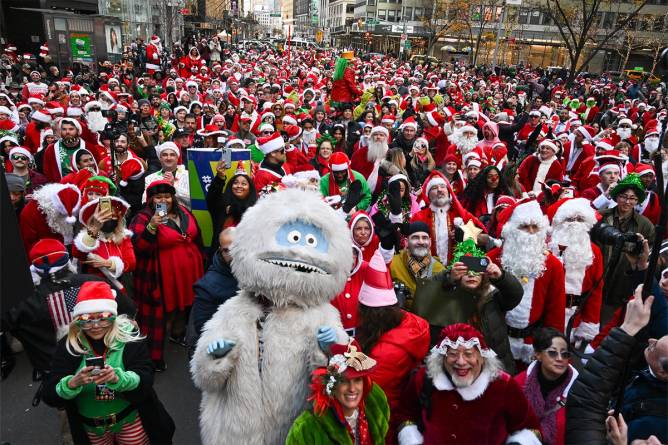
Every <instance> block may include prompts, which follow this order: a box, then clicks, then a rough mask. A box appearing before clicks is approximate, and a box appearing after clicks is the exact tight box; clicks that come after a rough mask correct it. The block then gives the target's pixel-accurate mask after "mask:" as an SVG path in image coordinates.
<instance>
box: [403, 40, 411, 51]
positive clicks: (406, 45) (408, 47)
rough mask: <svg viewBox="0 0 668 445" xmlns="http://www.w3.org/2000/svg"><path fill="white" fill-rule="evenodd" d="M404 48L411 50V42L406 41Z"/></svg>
mask: <svg viewBox="0 0 668 445" xmlns="http://www.w3.org/2000/svg"><path fill="white" fill-rule="evenodd" d="M404 47H405V48H406V49H411V41H410V40H406V41H405V42H404Z"/></svg>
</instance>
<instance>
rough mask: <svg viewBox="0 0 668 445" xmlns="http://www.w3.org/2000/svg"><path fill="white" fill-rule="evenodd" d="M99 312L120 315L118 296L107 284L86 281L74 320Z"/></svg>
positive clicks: (74, 312)
mask: <svg viewBox="0 0 668 445" xmlns="http://www.w3.org/2000/svg"><path fill="white" fill-rule="evenodd" d="M97 312H111V313H112V314H113V315H118V304H117V303H116V296H115V295H114V292H113V291H112V290H111V287H110V286H109V284H107V283H106V282H104V281H86V282H85V283H84V284H82V285H81V287H80V288H79V295H77V303H76V304H75V305H74V310H73V311H72V318H76V317H78V316H80V315H83V314H93V313H97Z"/></svg>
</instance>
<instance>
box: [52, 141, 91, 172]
mask: <svg viewBox="0 0 668 445" xmlns="http://www.w3.org/2000/svg"><path fill="white" fill-rule="evenodd" d="M80 141H81V142H80V144H79V148H86V143H85V142H84V140H83V139H81V140H80ZM60 143H61V141H56V142H55V143H53V144H51V145H49V146H48V147H46V148H45V149H44V161H43V166H42V169H43V170H44V175H45V176H46V177H47V178H48V179H49V181H51V182H59V181H60V180H61V179H63V177H64V176H65V175H67V174H68V173H70V171H71V170H72V169H71V170H70V171H63V167H64V166H63V165H61V162H62V161H61V159H60V155H59V149H58V147H59V146H60Z"/></svg>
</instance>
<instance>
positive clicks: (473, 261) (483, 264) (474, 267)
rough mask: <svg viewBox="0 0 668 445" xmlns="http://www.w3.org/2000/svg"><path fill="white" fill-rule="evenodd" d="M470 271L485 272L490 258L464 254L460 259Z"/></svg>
mask: <svg viewBox="0 0 668 445" xmlns="http://www.w3.org/2000/svg"><path fill="white" fill-rule="evenodd" d="M459 261H461V262H462V263H464V265H465V266H466V267H468V269H469V270H470V271H473V272H484V271H485V270H487V266H488V265H489V260H488V259H487V258H486V257H479V256H470V255H467V256H463V257H461V258H460V259H459Z"/></svg>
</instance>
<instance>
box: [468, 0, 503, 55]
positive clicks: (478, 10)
mask: <svg viewBox="0 0 668 445" xmlns="http://www.w3.org/2000/svg"><path fill="white" fill-rule="evenodd" d="M500 5H501V1H500V0H480V5H476V6H472V7H471V21H472V22H473V23H474V24H475V27H476V28H477V30H478V33H477V35H476V39H475V50H474V53H473V64H474V65H475V64H476V63H477V61H478V52H479V51H480V43H481V42H482V40H483V35H484V34H485V27H486V26H487V24H488V23H490V22H491V23H497V22H498V21H499V20H501V7H500Z"/></svg>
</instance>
